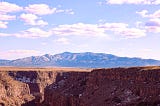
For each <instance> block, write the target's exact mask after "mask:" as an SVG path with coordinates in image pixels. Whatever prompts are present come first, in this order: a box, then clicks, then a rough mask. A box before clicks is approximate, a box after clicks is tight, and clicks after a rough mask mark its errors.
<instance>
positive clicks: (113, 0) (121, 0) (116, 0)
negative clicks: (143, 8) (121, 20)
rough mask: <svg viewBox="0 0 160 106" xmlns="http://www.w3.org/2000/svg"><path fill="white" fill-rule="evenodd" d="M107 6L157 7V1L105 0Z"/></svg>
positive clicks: (159, 2) (158, 2)
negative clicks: (138, 5) (135, 5)
mask: <svg viewBox="0 0 160 106" xmlns="http://www.w3.org/2000/svg"><path fill="white" fill-rule="evenodd" d="M106 2H107V4H145V5H146V4H147V5H151V4H153V5H159V4H160V1H159V0H106Z"/></svg>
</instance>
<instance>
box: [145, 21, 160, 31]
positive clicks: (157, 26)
mask: <svg viewBox="0 0 160 106" xmlns="http://www.w3.org/2000/svg"><path fill="white" fill-rule="evenodd" d="M145 28H146V29H147V31H149V32H153V33H160V19H159V18H155V19H150V20H149V21H148V22H146V24H145Z"/></svg>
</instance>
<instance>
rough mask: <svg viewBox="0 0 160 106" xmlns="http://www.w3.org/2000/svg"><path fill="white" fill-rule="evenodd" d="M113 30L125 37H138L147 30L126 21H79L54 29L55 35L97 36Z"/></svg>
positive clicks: (105, 34) (104, 35)
mask: <svg viewBox="0 0 160 106" xmlns="http://www.w3.org/2000/svg"><path fill="white" fill-rule="evenodd" d="M108 31H111V32H113V33H114V34H116V35H122V36H123V37H125V38H138V37H143V36H145V35H146V33H145V30H141V29H137V28H128V24H125V23H104V24H84V23H77V24H72V25H59V26H57V27H55V28H53V29H52V33H53V34H55V35H62V36H69V35H77V36H95V37H100V36H102V37H107V36H108V34H107V32H108Z"/></svg>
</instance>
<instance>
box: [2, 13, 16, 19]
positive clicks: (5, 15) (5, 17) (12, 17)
mask: <svg viewBox="0 0 160 106" xmlns="http://www.w3.org/2000/svg"><path fill="white" fill-rule="evenodd" d="M15 19H16V16H15V15H7V14H0V20H15Z"/></svg>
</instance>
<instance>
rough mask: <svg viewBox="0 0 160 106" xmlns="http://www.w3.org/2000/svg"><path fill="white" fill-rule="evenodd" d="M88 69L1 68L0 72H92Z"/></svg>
mask: <svg viewBox="0 0 160 106" xmlns="http://www.w3.org/2000/svg"><path fill="white" fill-rule="evenodd" d="M91 70H92V69H87V68H68V67H0V71H64V72H68V71H76V72H90V71H91Z"/></svg>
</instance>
